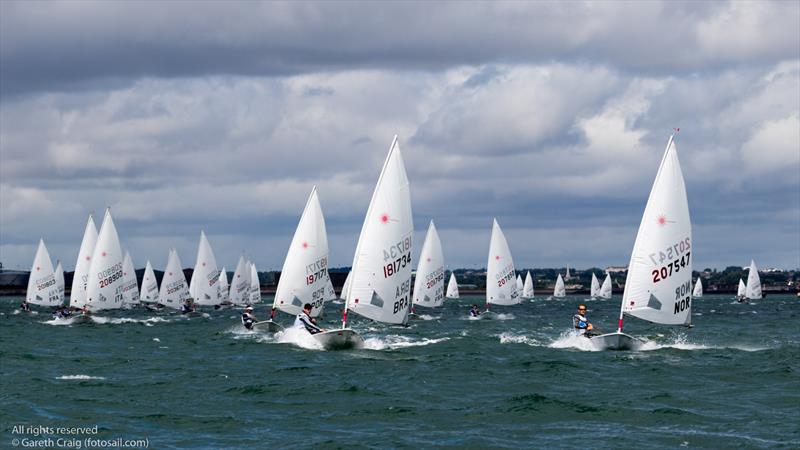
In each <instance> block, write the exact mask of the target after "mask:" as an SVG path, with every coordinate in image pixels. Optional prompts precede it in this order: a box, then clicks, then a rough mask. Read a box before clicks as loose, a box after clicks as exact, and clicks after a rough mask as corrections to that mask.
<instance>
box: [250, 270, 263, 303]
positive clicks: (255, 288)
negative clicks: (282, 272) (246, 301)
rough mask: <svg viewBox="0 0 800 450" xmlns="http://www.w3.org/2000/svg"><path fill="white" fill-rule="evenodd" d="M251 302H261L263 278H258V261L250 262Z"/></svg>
mask: <svg viewBox="0 0 800 450" xmlns="http://www.w3.org/2000/svg"><path fill="white" fill-rule="evenodd" d="M249 292H250V304H251V305H253V304H256V303H261V280H260V279H259V278H258V270H256V263H253V262H251V263H250V291H249Z"/></svg>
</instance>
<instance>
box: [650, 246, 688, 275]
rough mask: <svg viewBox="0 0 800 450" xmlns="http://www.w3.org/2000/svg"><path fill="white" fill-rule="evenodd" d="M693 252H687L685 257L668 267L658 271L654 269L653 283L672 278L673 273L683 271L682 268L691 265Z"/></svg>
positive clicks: (652, 273)
mask: <svg viewBox="0 0 800 450" xmlns="http://www.w3.org/2000/svg"><path fill="white" fill-rule="evenodd" d="M691 254H692V252H686V254H685V255H683V256H681V257H680V258H679V259H676V260H674V261H671V262H670V263H669V264H667V265H666V266H662V267H661V268H658V269H653V271H652V272H651V275H653V283H658V282H659V281H661V280H665V279H667V278H669V277H671V276H672V274H673V273H678V272H680V271H681V268H684V267H686V265H687V264H689V257H690V256H691Z"/></svg>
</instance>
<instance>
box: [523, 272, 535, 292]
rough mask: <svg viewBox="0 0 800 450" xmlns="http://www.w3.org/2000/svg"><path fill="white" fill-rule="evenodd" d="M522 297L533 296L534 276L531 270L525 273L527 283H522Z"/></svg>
mask: <svg viewBox="0 0 800 450" xmlns="http://www.w3.org/2000/svg"><path fill="white" fill-rule="evenodd" d="M522 297H523V298H533V277H531V272H530V271H528V273H527V274H526V275H525V283H524V284H523V285H522Z"/></svg>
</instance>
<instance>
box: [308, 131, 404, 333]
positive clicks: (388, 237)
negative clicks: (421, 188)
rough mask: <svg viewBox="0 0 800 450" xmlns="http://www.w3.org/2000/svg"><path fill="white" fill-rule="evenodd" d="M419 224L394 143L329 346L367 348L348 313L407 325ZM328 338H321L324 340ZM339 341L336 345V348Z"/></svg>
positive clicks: (361, 236)
mask: <svg viewBox="0 0 800 450" xmlns="http://www.w3.org/2000/svg"><path fill="white" fill-rule="evenodd" d="M413 233H414V224H413V217H412V215H411V193H410V191H409V185H408V177H407V176H406V168H405V165H404V164H403V156H402V154H401V153H400V148H399V147H398V143H397V136H395V137H394V139H393V140H392V145H391V146H390V147H389V154H388V155H386V161H385V162H384V163H383V169H381V174H380V176H379V177H378V183H377V184H376V185H375V191H374V192H373V193H372V199H371V200H370V202H369V208H367V214H366V216H365V217H364V224H363V226H362V227H361V234H360V235H359V237H358V244H357V245H356V252H355V255H354V256H353V264H352V271H351V274H352V279H351V280H350V286H348V289H347V291H346V299H345V305H344V314H343V315H342V329H341V330H336V331H329V332H327V333H336V334H335V336H336V337H335V341H328V342H327V343H324V344H325V346H326V347H329V346H331V345H337V346H345V345H350V346H354V347H360V346H363V339H362V338H361V336H359V335H358V334H356V333H355V332H353V330H351V329H349V328H347V312H348V311H353V312H355V313H356V314H358V315H361V316H364V317H366V318H368V319H372V320H375V321H378V322H384V323H389V324H405V323H407V321H408V313H409V309H410V308H411V295H412V292H411V264H412V261H411V254H412V243H413ZM324 334H326V333H318V334H315V335H314V336H315V337H318V339H319V338H324V336H320V335H324ZM334 342H335V344H333V343H334Z"/></svg>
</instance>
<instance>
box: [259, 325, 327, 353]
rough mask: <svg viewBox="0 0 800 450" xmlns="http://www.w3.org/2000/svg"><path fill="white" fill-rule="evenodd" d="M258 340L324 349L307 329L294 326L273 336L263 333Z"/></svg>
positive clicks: (307, 348)
mask: <svg viewBox="0 0 800 450" xmlns="http://www.w3.org/2000/svg"><path fill="white" fill-rule="evenodd" d="M259 342H270V343H278V344H293V345H296V346H298V347H300V348H304V349H306V350H324V348H323V347H322V344H320V343H319V341H317V340H316V339H314V336H312V335H311V334H309V333H308V331H306V330H305V329H302V328H295V327H289V328H286V329H285V330H283V331H281V332H278V333H275V334H274V335H273V336H269V335H265V336H263V337H261V338H259Z"/></svg>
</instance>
